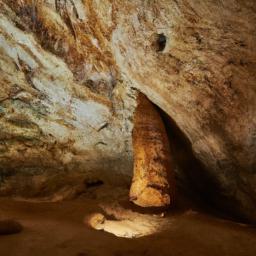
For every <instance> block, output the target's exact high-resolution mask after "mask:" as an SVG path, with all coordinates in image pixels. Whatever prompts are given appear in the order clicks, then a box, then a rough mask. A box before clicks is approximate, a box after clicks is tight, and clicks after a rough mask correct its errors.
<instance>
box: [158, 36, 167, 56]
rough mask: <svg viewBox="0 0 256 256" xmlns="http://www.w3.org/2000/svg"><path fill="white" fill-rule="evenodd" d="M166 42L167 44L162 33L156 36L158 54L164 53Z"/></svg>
mask: <svg viewBox="0 0 256 256" xmlns="http://www.w3.org/2000/svg"><path fill="white" fill-rule="evenodd" d="M166 42H167V38H166V36H165V35H164V34H163V33H161V34H158V35H157V51H158V52H162V51H164V49H165V47H166Z"/></svg>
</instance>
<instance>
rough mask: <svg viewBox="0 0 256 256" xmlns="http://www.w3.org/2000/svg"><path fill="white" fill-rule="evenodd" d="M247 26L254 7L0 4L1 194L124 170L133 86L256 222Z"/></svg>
mask: <svg viewBox="0 0 256 256" xmlns="http://www.w3.org/2000/svg"><path fill="white" fill-rule="evenodd" d="M255 24H256V5H255V1H254V0H247V1H242V0H225V1H211V0H205V1H194V0H192V1H187V0H172V1H170V0H159V1H155V0H152V1H142V0H132V1H119V0H112V1H109V0H101V1H98V0H97V1H94V0H86V1H84V0H76V1H71V0H67V1H64V0H59V1H54V0H38V1H36V0H15V1H14V0H1V1H0V75H1V79H0V83H1V87H0V118H1V119H0V128H1V133H0V136H1V143H0V165H1V172H0V173H1V176H0V178H1V187H0V192H1V194H2V195H3V194H5V195H6V194H10V193H12V192H13V191H16V192H17V193H20V192H21V191H27V189H25V188H26V187H30V188H31V186H32V187H33V186H34V191H35V195H37V194H38V193H39V194H40V193H41V192H42V191H46V190H51V191H53V190H56V189H57V187H59V188H60V187H61V186H62V185H63V184H66V185H67V184H68V182H70V184H68V185H70V186H72V185H73V183H72V182H73V181H74V180H81V177H84V178H85V177H88V176H90V175H94V174H95V175H96V173H97V175H100V176H101V177H105V178H106V179H110V180H116V179H115V178H114V177H117V176H118V175H117V174H119V175H120V176H129V175H131V169H132V168H131V166H132V149H131V131H132V121H131V120H132V116H133V111H134V108H135V104H136V100H135V95H136V93H135V92H134V88H137V89H138V90H139V91H141V92H143V93H144V94H145V95H147V97H148V98H149V99H150V100H151V101H152V102H153V103H155V104H156V105H157V106H159V107H160V108H161V109H162V110H164V111H165V112H166V113H167V114H168V115H169V116H170V117H171V118H172V119H173V120H174V122H175V123H176V124H177V126H178V127H179V128H180V129H181V131H182V132H183V133H184V136H185V137H186V138H187V139H188V141H189V143H190V144H191V148H192V150H193V153H194V155H195V157H196V158H197V159H198V160H199V161H200V162H201V163H202V165H203V166H204V169H205V172H204V173H201V174H198V176H197V179H196V180H197V181H196V182H197V183H198V184H200V183H202V182H206V185H205V189H206V190H207V189H211V191H212V195H213V196H212V197H211V200H212V202H215V203H216V204H218V205H220V206H221V207H223V208H226V209H228V210H231V211H232V212H233V213H236V214H237V216H240V217H242V218H243V219H247V220H251V221H254V222H255V221H256V169H255V168H256V116H255V113H256V87H255V84H256V76H255V68H256V51H255V41H256V27H255ZM202 176H205V177H207V178H206V179H205V180H204V181H202V179H201V177H202ZM24 177H26V178H24ZM64 177H66V178H64ZM67 177H68V179H67ZM48 179H51V180H52V181H53V182H47V180H48ZM102 179H103V178H102ZM71 180H73V181H71ZM119 180H121V179H119ZM56 183H59V185H58V186H57V185H56ZM49 186H52V188H51V189H49ZM56 186H57V187H56ZM13 188H16V189H15V190H13ZM29 191H30V192H31V191H32V190H31V189H29ZM202 193H204V191H202Z"/></svg>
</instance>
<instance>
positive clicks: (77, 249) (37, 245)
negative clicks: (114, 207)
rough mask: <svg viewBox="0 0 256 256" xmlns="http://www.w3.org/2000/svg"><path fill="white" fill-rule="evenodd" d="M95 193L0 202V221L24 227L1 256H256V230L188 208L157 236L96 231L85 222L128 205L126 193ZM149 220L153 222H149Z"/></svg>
mask: <svg viewBox="0 0 256 256" xmlns="http://www.w3.org/2000/svg"><path fill="white" fill-rule="evenodd" d="M95 191H96V190H95V189H94V191H93V192H92V193H90V194H85V195H82V196H80V197H78V198H76V199H73V200H69V201H63V202H36V203H35V202H31V201H21V200H18V201H17V200H15V201H14V200H13V199H8V198H2V199H0V204H1V208H0V218H8V219H15V220H17V221H19V222H20V223H21V224H22V225H23V226H24V230H23V231H22V232H21V233H19V234H16V235H9V236H0V255H1V256H41V255H42V256H46V255H47V256H53V255H54V256H58V255H61V256H65V255H67V256H72V255H74V256H103V255H104V256H108V255H109V256H110V255H111V256H128V255H129V256H138V255H146V256H151V255H152V256H157V255H161V256H165V255H170V256H172V255H173V256H178V255H179V256H182V255H184V256H185V255H186V256H190V255H191V256H192V255H193V256H194V255H196V256H200V255H202V256H204V255H207V256H211V255H214V256H215V255H216V256H217V255H218V256H219V255H222V256H225V255H227V256H235V255H237V256H250V255H251V256H255V255H256V229H254V228H253V227H250V226H247V225H244V224H239V223H235V222H232V221H229V220H225V219H223V218H219V217H216V216H214V215H213V214H209V213H206V212H204V211H201V210H200V209H198V208H197V207H194V206H193V205H190V204H186V203H185V204H184V203H183V204H180V205H179V204H178V206H177V207H176V209H175V210H169V211H168V212H167V213H166V215H165V217H164V218H162V219H163V220H164V229H162V230H160V231H159V232H158V233H155V234H152V235H148V236H144V237H140V238H133V239H127V238H121V237H116V236H114V235H113V234H110V233H107V232H104V231H97V230H94V229H92V228H91V227H89V226H88V225H86V224H85V220H86V219H88V216H91V214H92V213H98V212H99V213H100V212H101V213H102V212H104V210H103V208H102V202H104V204H105V205H107V204H108V203H109V204H111V202H113V201H116V202H117V201H119V203H120V205H122V207H123V208H125V207H128V206H129V203H127V202H126V201H127V199H126V198H125V195H126V192H127V191H121V192H120V190H119V191H115V190H113V189H110V190H109V192H108V193H106V192H105V191H104V189H103V190H101V191H100V192H99V193H98V192H97V193H95ZM111 194H112V197H111ZM129 211H130V210H129ZM129 211H128V215H129ZM133 214H135V215H136V214H137V213H134V212H133ZM140 216H143V214H141V213H140ZM145 216H146V218H148V217H149V216H152V218H153V219H152V220H154V216H157V217H156V218H157V220H158V219H159V218H160V217H159V216H160V215H159V214H157V215H156V214H154V215H153V214H150V215H149V214H148V213H147V214H146V215H145ZM161 217H162V216H161ZM132 218H133V216H132ZM148 220H149V222H151V220H150V218H149V219H148ZM149 224H150V223H149ZM149 226H150V225H149Z"/></svg>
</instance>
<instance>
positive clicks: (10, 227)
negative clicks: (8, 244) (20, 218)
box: [0, 220, 23, 235]
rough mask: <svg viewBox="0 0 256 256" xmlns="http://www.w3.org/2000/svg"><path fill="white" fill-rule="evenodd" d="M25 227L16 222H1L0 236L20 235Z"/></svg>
mask: <svg viewBox="0 0 256 256" xmlns="http://www.w3.org/2000/svg"><path fill="white" fill-rule="evenodd" d="M22 230H23V226H22V225H21V224H20V223H19V222H17V221H14V220H0V235H12V234H17V233H20V232H21V231H22Z"/></svg>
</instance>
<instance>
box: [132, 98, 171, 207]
mask: <svg viewBox="0 0 256 256" xmlns="http://www.w3.org/2000/svg"><path fill="white" fill-rule="evenodd" d="M133 150H134V176H133V181H132V185H131V189H130V200H131V201H132V202H134V203H135V204H137V205H139V206H142V207H162V206H167V205H170V204H172V203H173V201H174V177H173V170H172V166H171V152H170V147H169V142H168V137H167V134H166V130H165V127H164V124H163V121H162V119H161V117H160V115H159V113H158V112H157V110H156V108H155V107H154V106H153V104H152V103H151V102H150V101H149V100H148V99H147V98H146V97H145V96H144V95H143V94H139V96H138V106H137V109H136V112H135V117H134V129H133Z"/></svg>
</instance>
